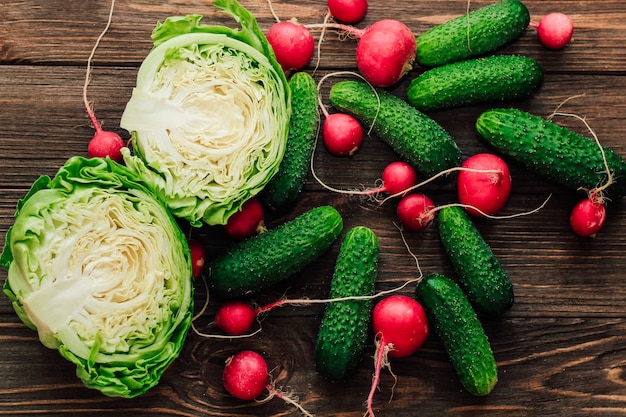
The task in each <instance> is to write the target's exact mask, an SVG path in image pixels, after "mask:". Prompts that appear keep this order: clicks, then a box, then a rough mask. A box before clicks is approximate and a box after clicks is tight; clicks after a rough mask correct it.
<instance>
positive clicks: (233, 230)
mask: <svg viewBox="0 0 626 417" xmlns="http://www.w3.org/2000/svg"><path fill="white" fill-rule="evenodd" d="M224 230H225V231H226V234H227V235H228V236H229V237H230V238H232V239H235V240H243V239H247V238H249V237H252V236H255V235H257V234H259V233H263V232H265V231H266V230H267V228H266V227H265V211H264V210H263V205H262V204H261V202H260V201H259V199H258V198H256V197H252V198H251V199H250V200H248V201H246V202H245V203H243V206H241V208H240V209H239V211H238V212H236V213H233V214H232V215H231V216H230V217H229V218H228V221H227V222H226V225H225V226H224Z"/></svg>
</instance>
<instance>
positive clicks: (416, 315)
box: [367, 294, 428, 416]
mask: <svg viewBox="0 0 626 417" xmlns="http://www.w3.org/2000/svg"><path fill="white" fill-rule="evenodd" d="M372 328H373V331H374V335H375V337H376V341H377V346H376V354H375V358H376V368H375V373H374V380H373V382H372V389H371V391H370V394H369V397H368V399H367V415H369V416H374V411H373V409H372V403H373V399H374V393H375V392H376V389H377V387H378V382H379V380H380V371H381V368H382V367H383V366H388V358H387V357H392V358H405V357H407V356H410V355H412V354H413V353H415V352H416V351H417V350H418V349H419V348H420V347H421V346H422V345H423V344H424V342H425V341H426V338H427V337H428V321H427V318H426V312H425V311H424V308H423V307H422V305H421V304H420V303H418V302H417V301H416V300H415V299H413V298H411V297H408V296H406V295H400V294H396V295H391V296H389V297H387V298H385V299H383V300H382V301H380V302H378V303H377V304H376V305H375V306H374V309H373V310H372Z"/></svg>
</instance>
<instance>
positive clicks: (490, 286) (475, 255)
mask: <svg viewBox="0 0 626 417" xmlns="http://www.w3.org/2000/svg"><path fill="white" fill-rule="evenodd" d="M438 220H439V235H440V237H441V243H442V244H443V247H444V249H445V251H446V253H447V255H448V258H449V259H450V261H451V263H452V265H453V266H454V270H455V271H456V273H457V275H458V277H459V281H460V283H461V286H462V287H463V290H464V291H465V292H466V294H467V298H468V299H469V300H470V301H471V302H472V303H473V304H474V305H475V306H476V308H477V309H479V310H480V311H481V312H483V313H486V314H489V315H491V316H498V315H501V314H503V313H504V312H505V311H507V310H508V309H510V308H511V306H512V305H513V302H514V298H515V297H514V293H513V284H512V283H511V280H510V279H509V277H508V275H507V273H506V271H505V270H504V268H503V267H502V264H501V263H500V261H499V260H498V258H497V257H496V256H495V254H494V253H493V251H492V250H491V248H490V247H489V245H488V244H487V242H486V241H485V239H484V238H483V237H482V235H481V234H480V232H479V230H478V229H477V228H476V226H475V225H474V223H473V222H472V220H471V218H470V217H469V216H468V215H467V214H466V213H465V211H464V210H463V209H462V208H460V207H458V206H447V207H443V208H441V210H440V211H439V217H438Z"/></svg>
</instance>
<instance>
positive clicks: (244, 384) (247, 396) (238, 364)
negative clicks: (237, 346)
mask: <svg viewBox="0 0 626 417" xmlns="http://www.w3.org/2000/svg"><path fill="white" fill-rule="evenodd" d="M269 378H270V374H269V370H268V368H267V362H265V359H263V356H261V355H260V354H258V353H257V352H255V351H252V350H242V351H240V352H237V353H236V354H235V355H233V356H230V357H229V358H228V359H226V365H225V366H224V371H223V372H222V382H223V384H224V388H226V391H228V393H229V394H230V395H232V396H233V397H235V398H238V399H240V400H244V401H250V400H254V399H255V398H258V397H259V396H260V395H261V394H262V393H263V392H264V391H265V390H266V389H267V388H268V386H269Z"/></svg>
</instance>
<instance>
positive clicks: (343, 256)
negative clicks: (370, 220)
mask: <svg viewBox="0 0 626 417" xmlns="http://www.w3.org/2000/svg"><path fill="white" fill-rule="evenodd" d="M378 252H379V242H378V237H377V236H376V234H375V233H374V232H373V231H372V230H371V229H369V228H367V227H364V226H356V227H354V228H352V229H350V230H349V231H348V233H346V236H345V239H344V241H343V242H342V244H341V248H340V250H339V255H338V257H337V262H336V265H335V271H334V274H333V278H332V281H331V284H330V285H331V287H330V296H329V298H330V299H335V298H344V297H359V296H371V295H372V294H373V293H374V283H375V281H376V276H377V274H378V254H379V253H378ZM371 311H372V301H371V299H364V300H344V301H336V302H331V303H330V304H328V305H327V306H326V311H325V312H324V317H323V318H322V322H321V324H320V329H319V332H318V336H317V341H316V344H315V365H316V369H317V371H318V372H319V373H320V374H321V375H323V376H324V377H326V378H329V379H330V380H332V381H341V380H344V379H346V378H347V377H348V376H350V375H351V374H352V373H353V372H354V371H355V370H356V368H357V366H358V364H359V363H360V362H361V360H362V358H363V352H364V350H365V345H366V342H367V334H368V329H369V321H370V313H371Z"/></svg>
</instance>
